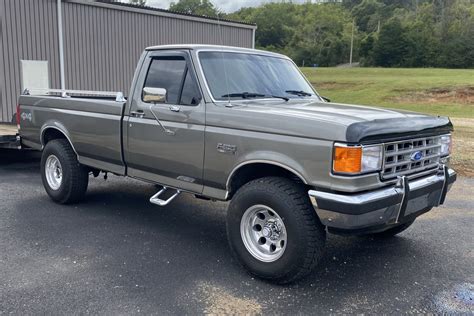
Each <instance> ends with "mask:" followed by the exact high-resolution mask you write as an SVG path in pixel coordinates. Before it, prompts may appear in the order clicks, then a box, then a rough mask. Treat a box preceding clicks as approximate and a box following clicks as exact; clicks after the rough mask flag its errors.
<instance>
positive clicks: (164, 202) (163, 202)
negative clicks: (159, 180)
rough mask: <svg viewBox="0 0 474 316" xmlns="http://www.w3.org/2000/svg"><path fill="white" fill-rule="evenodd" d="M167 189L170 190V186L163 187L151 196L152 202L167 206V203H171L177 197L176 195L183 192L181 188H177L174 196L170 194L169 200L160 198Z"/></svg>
mask: <svg viewBox="0 0 474 316" xmlns="http://www.w3.org/2000/svg"><path fill="white" fill-rule="evenodd" d="M167 190H169V188H167V187H163V189H161V190H160V191H158V192H157V193H156V194H155V195H153V196H152V197H151V198H150V203H153V204H156V205H159V206H165V205H168V204H170V203H171V201H173V200H174V199H175V197H177V196H178V195H179V194H180V193H181V191H180V190H176V192H175V193H174V194H173V195H172V196H170V197H169V198H168V199H167V200H162V199H160V195H161V194H163V193H165V192H166V191H167ZM171 190H175V189H171Z"/></svg>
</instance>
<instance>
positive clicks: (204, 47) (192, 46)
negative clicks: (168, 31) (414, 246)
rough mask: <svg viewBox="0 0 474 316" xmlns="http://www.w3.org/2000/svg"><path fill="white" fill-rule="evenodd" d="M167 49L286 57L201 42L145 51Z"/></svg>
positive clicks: (163, 46) (262, 51) (156, 47)
mask: <svg viewBox="0 0 474 316" xmlns="http://www.w3.org/2000/svg"><path fill="white" fill-rule="evenodd" d="M169 49H189V50H210V51H224V52H241V53H251V54H260V55H268V56H273V57H280V58H288V57H287V56H285V55H282V54H278V53H274V52H269V51H264V50H259V49H251V48H242V47H234V46H224V45H203V44H173V45H158V46H150V47H147V48H146V50H147V51H152V50H169Z"/></svg>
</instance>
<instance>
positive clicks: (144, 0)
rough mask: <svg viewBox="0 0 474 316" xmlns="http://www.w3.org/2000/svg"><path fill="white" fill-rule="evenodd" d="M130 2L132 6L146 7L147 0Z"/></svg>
mask: <svg viewBox="0 0 474 316" xmlns="http://www.w3.org/2000/svg"><path fill="white" fill-rule="evenodd" d="M128 2H129V3H131V4H136V5H141V6H144V5H146V0H129V1H128Z"/></svg>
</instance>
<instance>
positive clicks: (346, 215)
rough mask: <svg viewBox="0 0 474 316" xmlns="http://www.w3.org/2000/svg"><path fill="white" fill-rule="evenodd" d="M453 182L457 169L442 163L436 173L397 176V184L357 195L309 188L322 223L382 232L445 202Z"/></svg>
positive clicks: (349, 228)
mask: <svg viewBox="0 0 474 316" xmlns="http://www.w3.org/2000/svg"><path fill="white" fill-rule="evenodd" d="M454 181H456V172H455V171H454V170H452V169H449V168H448V167H446V166H445V165H440V167H439V170H438V172H437V173H436V174H434V175H431V176H427V177H423V178H418V179H414V180H411V181H409V180H408V178H407V177H405V176H402V177H398V181H397V184H396V185H394V186H390V187H386V188H383V189H379V190H374V191H369V192H364V193H356V194H344V193H330V192H324V191H319V190H310V191H308V194H309V197H310V199H311V202H312V204H313V206H314V209H315V210H316V213H317V214H318V216H319V219H320V220H321V222H322V223H323V225H326V226H328V227H330V228H335V229H340V230H351V231H356V230H364V229H367V228H371V229H373V230H379V231H383V230H384V229H388V228H390V227H393V226H396V225H398V224H400V223H404V222H407V221H410V220H412V219H414V218H415V217H417V216H419V215H421V214H423V213H425V212H427V211H429V210H430V209H431V208H433V207H435V206H438V205H441V204H443V203H444V200H445V198H446V193H447V192H448V191H449V189H450V188H451V186H452V184H453V183H454Z"/></svg>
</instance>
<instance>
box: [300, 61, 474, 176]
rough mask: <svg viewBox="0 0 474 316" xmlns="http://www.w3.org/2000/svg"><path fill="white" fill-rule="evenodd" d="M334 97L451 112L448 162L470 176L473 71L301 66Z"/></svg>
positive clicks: (472, 169)
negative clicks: (451, 144)
mask: <svg viewBox="0 0 474 316" xmlns="http://www.w3.org/2000/svg"><path fill="white" fill-rule="evenodd" d="M302 71H303V72H304V74H305V75H306V76H307V77H308V79H309V80H310V82H311V83H312V84H313V85H314V86H315V88H316V90H317V91H318V92H319V93H320V94H321V95H323V96H325V97H328V98H329V99H331V101H333V102H338V103H352V104H364V105H373V106H380V107H387V108H396V109H404V110H409V111H417V112H423V113H428V114H434V115H443V116H449V117H451V119H452V121H453V124H454V126H455V132H454V155H453V160H452V162H453V166H454V168H455V169H456V170H458V171H459V172H460V173H461V174H465V175H470V176H474V70H464V69H461V70H458V69H425V68H422V69H388V68H302Z"/></svg>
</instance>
